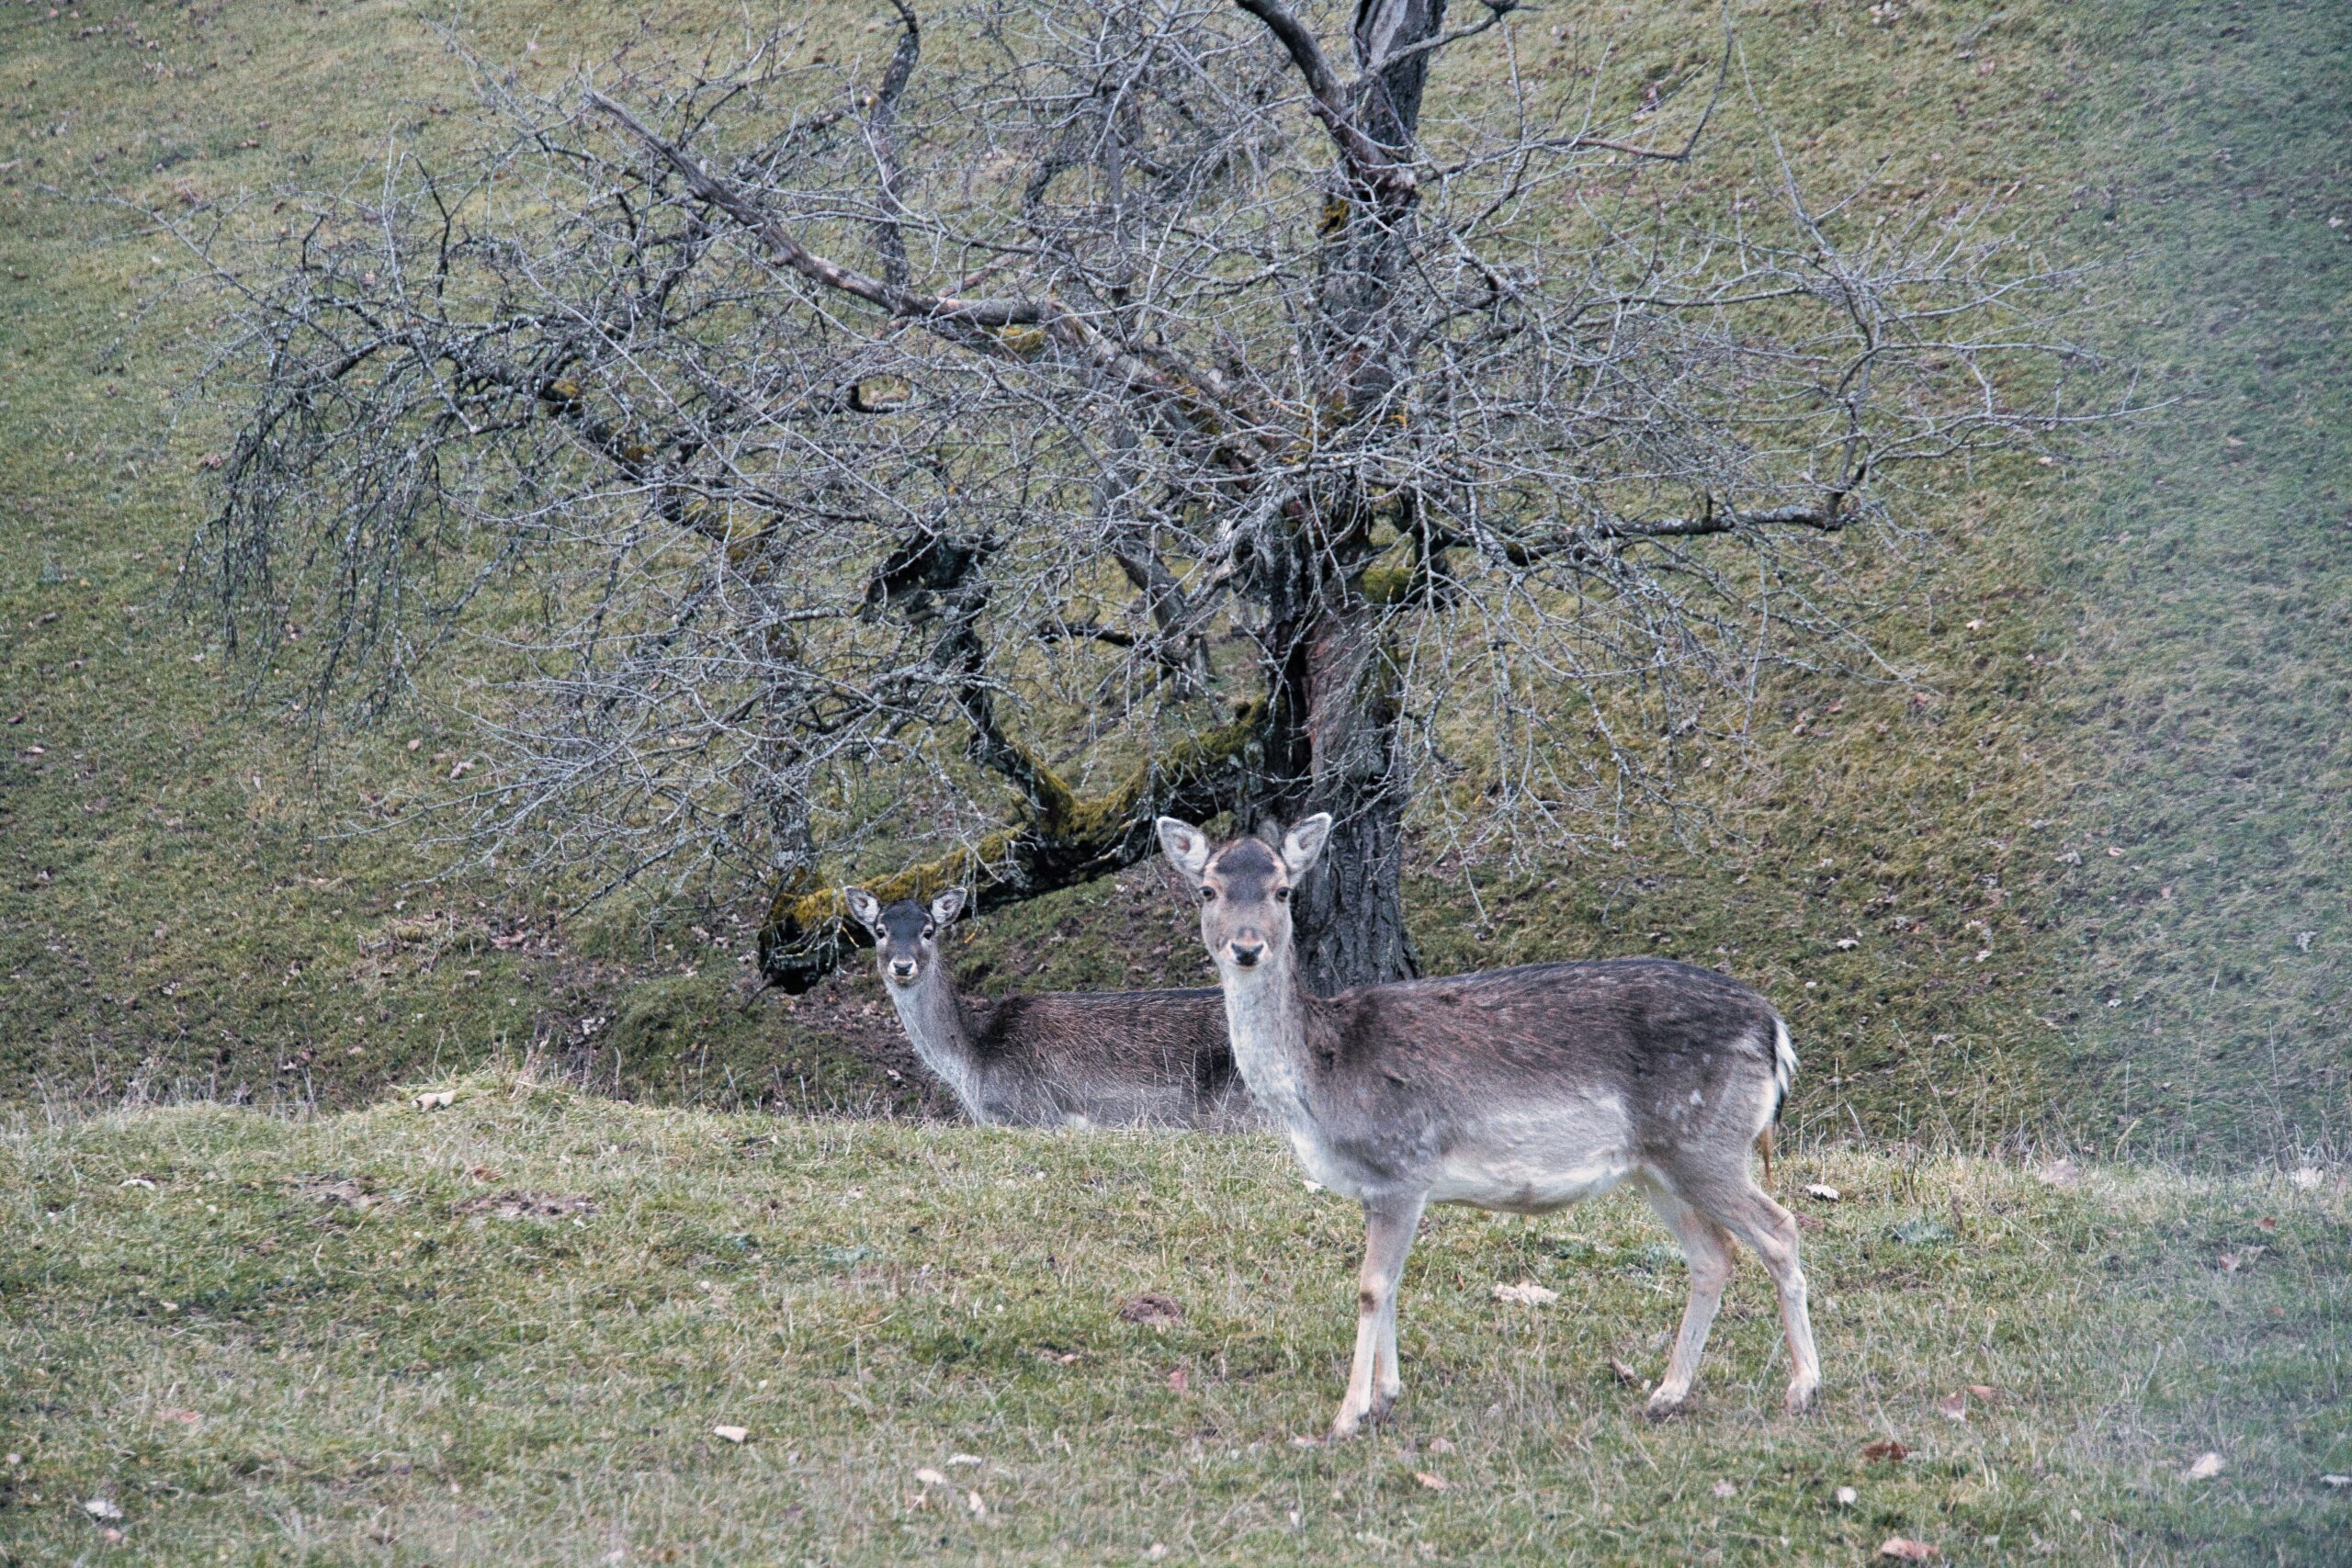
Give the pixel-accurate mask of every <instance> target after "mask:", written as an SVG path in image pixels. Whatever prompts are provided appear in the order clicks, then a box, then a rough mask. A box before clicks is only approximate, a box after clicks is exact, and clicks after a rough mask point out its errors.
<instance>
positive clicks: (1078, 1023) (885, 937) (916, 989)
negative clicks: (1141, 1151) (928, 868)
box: [844, 887, 1256, 1129]
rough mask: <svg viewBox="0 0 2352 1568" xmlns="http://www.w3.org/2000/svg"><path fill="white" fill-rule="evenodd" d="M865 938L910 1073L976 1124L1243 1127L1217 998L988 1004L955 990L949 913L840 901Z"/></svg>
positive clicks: (1073, 997) (1142, 995)
mask: <svg viewBox="0 0 2352 1568" xmlns="http://www.w3.org/2000/svg"><path fill="white" fill-rule="evenodd" d="M844 896H845V897H847V899H848V901H849V907H850V912H851V913H852V914H853V915H854V916H855V917H856V918H857V919H858V922H859V923H860V924H862V925H864V926H865V929H866V930H867V931H871V932H873V933H874V941H875V946H876V951H877V953H878V955H879V959H880V967H881V971H882V981H883V986H884V988H885V989H886V990H888V993H889V996H890V1002H891V1005H892V1006H894V1007H895V1008H897V1009H898V1011H899V1022H900V1023H902V1024H904V1025H905V1026H906V1031H907V1038H908V1039H909V1040H910V1041H911V1042H912V1043H913V1044H914V1048H915V1055H918V1056H920V1057H922V1063H923V1066H927V1067H929V1068H930V1069H931V1070H932V1071H933V1072H934V1073H936V1074H938V1075H939V1077H940V1078H941V1079H942V1080H943V1081H944V1083H945V1084H946V1085H947V1087H948V1088H949V1089H952V1090H954V1091H955V1094H956V1100H958V1101H959V1102H961V1104H962V1105H963V1107H964V1110H965V1112H966V1113H967V1114H968V1115H969V1116H970V1117H971V1118H972V1120H973V1121H975V1122H984V1123H986V1122H999V1123H1009V1124H1012V1125H1015V1126H1065V1125H1079V1126H1139V1125H1156V1126H1170V1127H1208V1128H1219V1129H1226V1128H1237V1127H1242V1126H1248V1125H1253V1124H1255V1120H1256V1119H1255V1118H1254V1116H1253V1115H1252V1113H1251V1111H1250V1097H1249V1094H1248V1092H1247V1091H1246V1090H1245V1089H1243V1088H1242V1086H1241V1078H1240V1075H1239V1074H1238V1073H1237V1072H1235V1071H1234V1067H1233V1049H1232V1046H1231V1045H1230V1044H1229V1043H1227V1037H1226V1028H1225V999H1224V997H1223V996H1222V995H1221V994H1220V993H1219V992H1218V991H1217V990H1216V988H1215V987H1202V988H1195V989H1191V990H1180V991H1055V992H1048V993H1046V994H1044V995H1038V996H1016V997H1006V998H1003V999H1002V1000H1001V1001H997V1002H989V1001H986V1000H983V999H981V998H977V997H966V996H962V995H959V994H958V993H957V991H956V983H955V981H954V980H953V979H952V978H951V977H950V976H949V975H948V973H947V964H945V962H944V960H943V959H942V957H941V955H940V950H939V938H940V934H941V933H942V932H943V931H945V930H946V928H947V925H948V923H949V922H950V921H952V920H954V919H956V915H957V914H958V913H959V912H961V910H962V909H963V907H964V895H963V892H962V890H961V889H953V888H951V889H950V890H949V891H947V892H945V893H943V894H941V895H940V896H939V897H936V898H934V899H933V900H932V901H931V903H930V905H929V906H928V907H926V906H924V905H922V904H921V903H918V902H916V901H915V900H914V899H911V898H909V899H905V900H902V901H900V902H899V903H895V904H890V905H888V906H885V905H883V904H881V903H880V902H878V901H877V900H876V898H875V897H874V896H873V895H872V894H871V893H868V892H867V891H866V890H865V888H863V887H852V888H849V889H847V890H846V891H845V895H844Z"/></svg>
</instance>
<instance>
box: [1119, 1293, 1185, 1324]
mask: <svg viewBox="0 0 2352 1568" xmlns="http://www.w3.org/2000/svg"><path fill="white" fill-rule="evenodd" d="M1119 1321H1120V1322H1121V1323H1140V1324H1142V1325H1144V1326H1145V1327H1146V1328H1166V1327H1168V1326H1169V1325H1171V1324H1178V1323H1182V1322H1183V1321H1184V1309H1183V1308H1182V1307H1181V1306H1179V1305H1177V1304H1176V1301H1175V1299H1174V1298H1173V1297H1170V1296H1163V1295H1161V1294H1160V1293H1159V1292H1158V1291H1143V1292H1138V1293H1136V1294H1135V1295H1132V1296H1129V1297H1128V1298H1127V1299H1126V1300H1125V1301H1123V1302H1121V1303H1119Z"/></svg>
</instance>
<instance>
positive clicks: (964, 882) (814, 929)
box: [759, 705, 1265, 995]
mask: <svg viewBox="0 0 2352 1568" xmlns="http://www.w3.org/2000/svg"><path fill="white" fill-rule="evenodd" d="M1264 720H1265V710H1264V708H1263V707H1262V706H1261V705H1251V706H1250V707H1249V708H1247V709H1245V710H1244V711H1243V712H1242V713H1241V714H1240V715H1238V716H1236V717H1235V718H1234V720H1233V722H1232V723H1230V724H1228V725H1226V726H1225V727H1224V728H1221V729H1217V730H1214V731H1212V732H1210V733H1209V734H1207V735H1204V736H1201V737H1198V738H1197V739H1190V740H1183V741H1179V742H1176V743H1175V744H1173V745H1171V746H1170V747H1169V748H1168V749H1167V750H1166V751H1165V752H1163V753H1162V754H1160V755H1159V756H1156V757H1154V758H1153V759H1152V760H1151V761H1148V762H1146V763H1144V764H1142V765H1141V766H1139V767H1137V768H1136V770H1135V771H1134V772H1133V773H1130V774H1129V775H1128V776H1127V778H1126V779H1125V781H1124V782H1123V783H1121V784H1118V785H1116V786H1115V787H1114V788H1112V789H1110V790H1107V791H1104V792H1103V793H1102V794H1100V795H1088V796H1085V797H1083V798H1080V796H1078V795H1072V794H1071V793H1070V792H1069V787H1068V786H1067V785H1062V784H1059V782H1058V781H1056V783H1057V791H1056V795H1057V798H1058V799H1059V801H1060V802H1061V804H1060V806H1059V807H1058V809H1057V810H1055V811H1053V812H1051V813H1048V814H1046V815H1042V816H1039V817H1036V818H1025V819H1023V820H1022V821H1019V822H1016V823H1013V824H1012V825H1010V826H1007V827H1003V828H1000V829H996V830H995V831H993V832H990V833H987V834H985V835H983V836H981V837H980V838H979V839H978V840H977V841H976V842H974V843H973V844H971V845H970V847H969V848H967V849H964V850H959V851H958V852H956V853H954V854H949V855H944V856H941V857H939V858H937V859H934V860H929V861H925V862H922V863H919V864H916V865H910V866H908V867H905V868H904V869H902V870H900V871H898V872H894V873H892V874H889V875H888V876H883V877H878V878H869V879H867V880H866V881H865V883H864V886H865V887H866V888H867V889H868V890H869V891H871V892H872V893H873V894H874V896H875V897H877V898H879V899H881V900H882V901H883V902H884V903H889V902H892V901H894V900H896V899H900V898H922V899H929V898H931V897H934V896H936V895H937V894H939V893H941V892H944V891H945V890H946V889H947V888H950V887H962V888H965V889H967V891H969V892H970V893H971V894H972V896H973V899H974V901H975V903H976V904H977V905H978V906H979V907H981V908H986V907H988V906H989V905H996V904H1006V903H1015V902H1019V901H1021V900H1023V899H1027V898H1035V897H1043V896H1044V895H1046V894H1048V893H1058V892H1061V891H1062V890H1064V889H1066V888H1070V887H1075V886H1080V884H1083V883H1087V882H1091V881H1093V880H1094V879H1095V878H1097V877H1100V876H1103V875H1106V874H1109V873H1111V872H1114V871H1118V870H1122V869H1124V868H1125V867H1127V866H1130V865H1134V864H1135V863H1137V862H1138V861H1142V860H1145V859H1148V857H1149V856H1150V855H1151V854H1153V853H1154V852H1155V851H1154V847H1153V846H1154V842H1155V840H1154V838H1153V834H1152V823H1153V820H1154V819H1155V818H1158V817H1160V816H1162V815H1185V816H1191V817H1194V818H1210V817H1214V816H1216V815H1217V814H1218V813H1219V812H1221V811H1224V810H1226V809H1227V808H1228V807H1230V806H1231V804H1232V802H1233V801H1234V799H1235V797H1236V795H1237V792H1238V789H1239V786H1240V784H1241V782H1242V779H1243V775H1244V764H1245V760H1246V757H1247V754H1248V752H1249V750H1250V747H1251V746H1252V745H1253V744H1254V743H1256V742H1257V741H1259V740H1260V739H1261V737H1262V734H1263V730H1264ZM1048 776H1050V774H1049V775H1048ZM848 915H849V907H848V905H847V903H846V902H844V901H843V899H842V893H841V889H839V888H836V887H827V888H820V889H816V890H813V891H812V890H810V889H809V888H808V887H807V886H806V879H805V878H804V879H803V880H802V881H801V882H800V883H799V884H797V885H794V884H787V885H786V886H784V887H781V888H779V889H778V891H777V893H776V896H775V899H774V900H773V901H772V902H771V903H770V904H769V906H768V913H767V919H766V921H765V923H764V924H763V925H762V927H761V929H760V948H759V952H760V969H761V973H762V974H763V975H764V976H766V977H767V978H768V979H769V980H770V981H771V982H772V983H773V984H775V985H776V986H779V987H782V988H783V989H785V990H786V991H788V992H791V993H793V994H795V995H797V994H798V993H800V992H802V991H806V990H808V989H809V987H812V986H814V985H815V984H817V982H818V981H820V980H821V979H823V978H824V977H825V976H827V975H829V974H831V972H832V971H833V969H834V968H836V967H837V966H839V964H840V963H841V961H842V952H843V949H844V948H845V947H846V946H848V945H851V944H856V945H861V946H862V945H865V943H866V942H868V940H869V938H868V937H867V935H866V933H865V929H864V928H863V927H862V926H860V925H859V924H858V922H856V921H855V920H853V919H849V918H848Z"/></svg>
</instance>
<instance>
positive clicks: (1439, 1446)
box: [1430, 1438, 1453, 1454]
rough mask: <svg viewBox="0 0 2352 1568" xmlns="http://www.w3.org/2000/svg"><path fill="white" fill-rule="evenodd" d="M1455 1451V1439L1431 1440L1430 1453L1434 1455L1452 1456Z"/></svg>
mask: <svg viewBox="0 0 2352 1568" xmlns="http://www.w3.org/2000/svg"><path fill="white" fill-rule="evenodd" d="M1430 1452H1431V1453H1433V1454H1450V1453H1452V1452H1453V1439H1451V1438H1430Z"/></svg>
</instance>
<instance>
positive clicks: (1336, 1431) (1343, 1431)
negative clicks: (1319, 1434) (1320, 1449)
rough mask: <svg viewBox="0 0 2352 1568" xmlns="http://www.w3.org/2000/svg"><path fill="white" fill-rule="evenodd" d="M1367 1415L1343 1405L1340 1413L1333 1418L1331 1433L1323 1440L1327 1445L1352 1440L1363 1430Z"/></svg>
mask: <svg viewBox="0 0 2352 1568" xmlns="http://www.w3.org/2000/svg"><path fill="white" fill-rule="evenodd" d="M1365 1414H1366V1413H1365V1412H1363V1411H1360V1410H1353V1409H1350V1408H1349V1407H1348V1406H1346V1405H1344V1404H1343V1405H1341V1406H1340V1413H1339V1414H1338V1415H1337V1416H1332V1417H1331V1430H1330V1433H1329V1436H1327V1437H1326V1438H1324V1439H1323V1440H1324V1441H1325V1442H1327V1443H1344V1442H1346V1441H1347V1440H1348V1439H1349V1438H1352V1437H1354V1436H1355V1435H1356V1434H1357V1433H1358V1432H1361V1431H1363V1421H1364V1416H1365Z"/></svg>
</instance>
